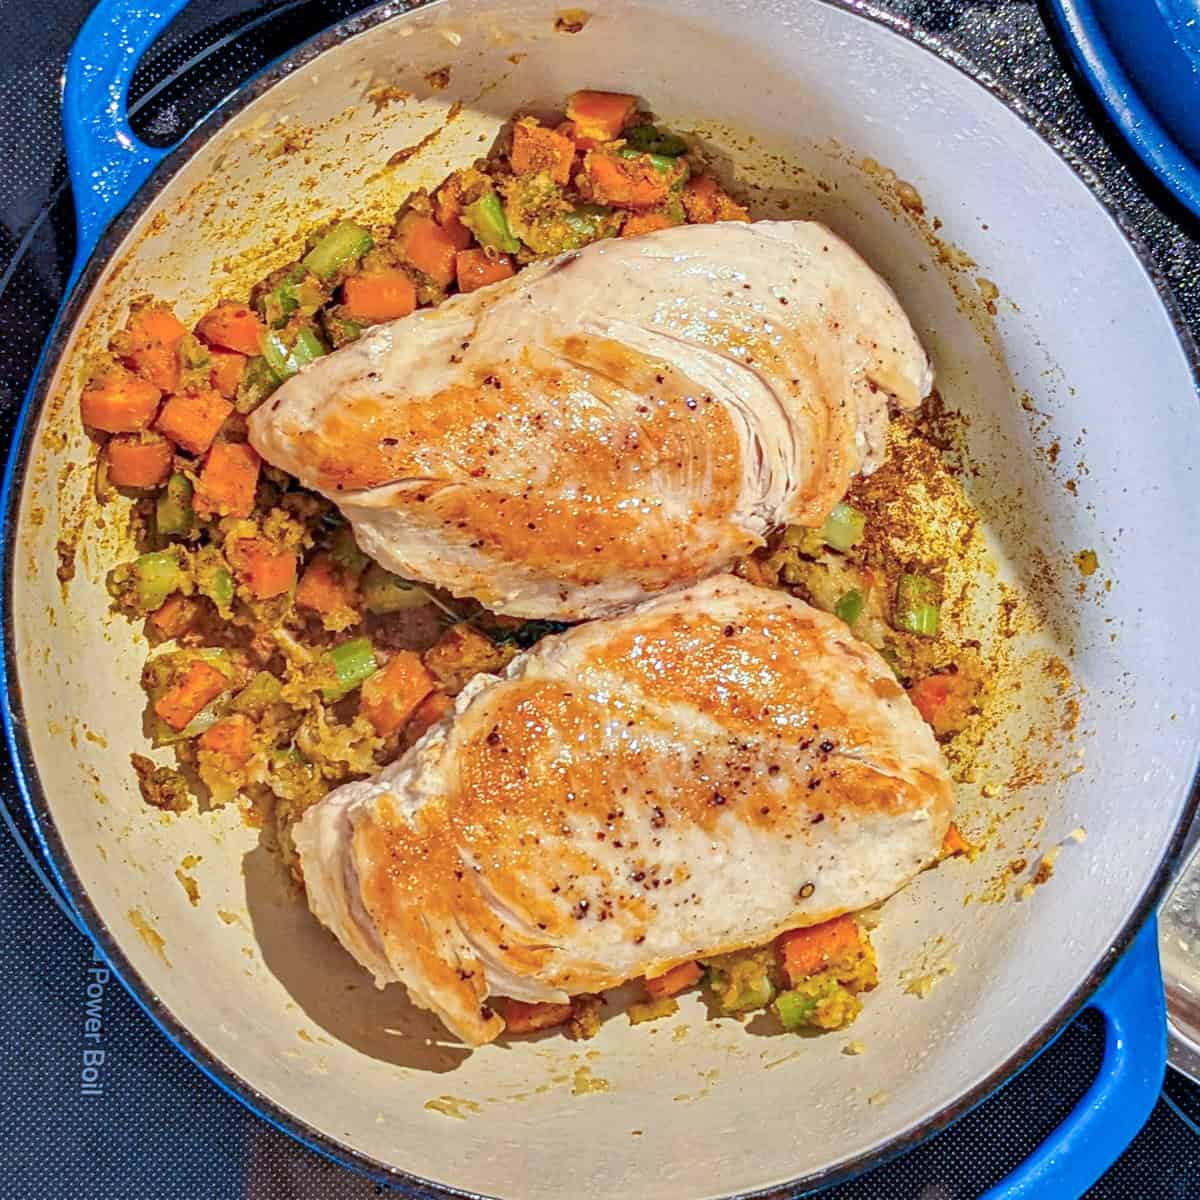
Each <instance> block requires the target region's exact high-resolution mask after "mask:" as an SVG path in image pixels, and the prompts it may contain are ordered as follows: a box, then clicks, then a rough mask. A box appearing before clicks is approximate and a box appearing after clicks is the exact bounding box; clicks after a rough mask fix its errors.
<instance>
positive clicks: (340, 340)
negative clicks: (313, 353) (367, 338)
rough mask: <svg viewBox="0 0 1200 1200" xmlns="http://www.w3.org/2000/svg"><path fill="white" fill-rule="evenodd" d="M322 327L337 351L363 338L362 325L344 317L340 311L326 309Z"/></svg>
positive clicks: (322, 317)
mask: <svg viewBox="0 0 1200 1200" xmlns="http://www.w3.org/2000/svg"><path fill="white" fill-rule="evenodd" d="M321 325H322V326H323V327H324V329H325V336H326V337H327V338H328V339H329V341H330V344H331V345H332V346H333V348H334V349H335V350H340V349H341V348H342V347H343V346H345V345H347V344H348V343H350V342H353V341H357V340H358V338H360V337H361V336H362V331H363V327H362V325H361V324H360V323H359V322H358V321H355V320H352V319H351V318H350V317H347V316H343V315H342V312H341V310H340V309H329V308H326V309H324V310H323V311H322V313H321Z"/></svg>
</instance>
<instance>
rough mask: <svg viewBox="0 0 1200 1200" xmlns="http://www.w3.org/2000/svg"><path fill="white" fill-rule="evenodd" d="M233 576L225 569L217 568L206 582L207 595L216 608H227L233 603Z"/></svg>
mask: <svg viewBox="0 0 1200 1200" xmlns="http://www.w3.org/2000/svg"><path fill="white" fill-rule="evenodd" d="M233 592H234V588H233V575H232V573H231V572H230V571H229V570H228V568H226V567H218V568H217V569H216V570H215V571H214V572H213V573H212V575H211V576H210V578H209V581H208V595H209V597H210V598H211V599H212V602H213V603H214V604H215V605H216V606H217V607H218V608H228V607H229V606H230V605H231V604H232V603H233Z"/></svg>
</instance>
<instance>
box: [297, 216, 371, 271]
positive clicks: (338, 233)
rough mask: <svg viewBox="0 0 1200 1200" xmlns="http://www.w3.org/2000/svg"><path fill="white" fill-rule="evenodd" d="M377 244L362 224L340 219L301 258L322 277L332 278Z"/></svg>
mask: <svg viewBox="0 0 1200 1200" xmlns="http://www.w3.org/2000/svg"><path fill="white" fill-rule="evenodd" d="M374 244H375V239H374V238H373V237H371V235H370V233H368V232H367V230H365V229H364V228H363V227H362V226H361V225H356V224H355V223H354V222H353V221H339V222H338V223H337V224H336V225H335V226H334V227H333V228H332V229H331V230H330V231H329V232H328V233H327V234H325V236H324V237H322V238H320V239H319V240H318V242H317V244H316V245H315V246H314V247H313V248H312V249H311V250H310V251H309V252H308V253H307V254H306V255H305V256H304V257H303V259H301V262H302V263H303V264H304V265H305V266H306V267H307V268H308V269H309V270H310V271H311V272H312V273H313V274H314V275H317V276H319V277H320V278H321V279H331V278H332V277H333V276H334V275H336V274H337V273H338V272H339V271H340V270H341V269H342V268H343V267H347V266H349V265H350V264H351V263H353V262H357V261H358V260H359V259H360V258H362V256H363V255H364V254H366V252H367V251H368V250H370V249H371V247H372V246H373V245H374Z"/></svg>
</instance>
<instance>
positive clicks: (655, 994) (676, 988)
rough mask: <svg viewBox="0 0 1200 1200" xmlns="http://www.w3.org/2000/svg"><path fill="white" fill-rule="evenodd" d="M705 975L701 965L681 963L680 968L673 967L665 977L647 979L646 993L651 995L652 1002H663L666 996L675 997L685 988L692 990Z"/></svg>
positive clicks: (657, 976) (658, 976)
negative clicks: (693, 985)
mask: <svg viewBox="0 0 1200 1200" xmlns="http://www.w3.org/2000/svg"><path fill="white" fill-rule="evenodd" d="M703 975H704V971H703V970H702V969H701V966H700V964H699V963H695V962H685V963H680V964H679V966H677V967H672V968H671V969H670V970H669V971H668V972H667V973H666V974H665V975H656V976H655V977H654V978H653V979H647V980H646V991H647V992H649V993H650V999H651V1000H661V999H663V997H664V996H674V995H675V993H676V992H682V991H683V990H684V988H690V987H691V986H692V984H694V983H699V982H700V980H701V978H702V977H703Z"/></svg>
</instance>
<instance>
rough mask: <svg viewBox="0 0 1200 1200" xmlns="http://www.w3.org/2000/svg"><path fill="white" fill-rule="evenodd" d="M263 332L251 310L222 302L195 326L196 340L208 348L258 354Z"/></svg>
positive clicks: (234, 303)
mask: <svg viewBox="0 0 1200 1200" xmlns="http://www.w3.org/2000/svg"><path fill="white" fill-rule="evenodd" d="M265 333H266V329H265V327H264V326H263V323H262V322H261V321H260V320H259V319H258V316H257V315H256V314H255V312H254V311H253V309H250V308H247V307H246V305H244V304H238V303H237V301H235V300H222V301H221V303H220V304H218V305H217V306H216V308H214V309H213V310H212V311H211V312H208V313H205V314H204V316H202V317H201V318H200V320H199V321H198V322H197V324H196V336H197V337H198V338H199V339H200V340H201V341H202V342H206V343H207V344H208V345H210V346H220V347H222V348H223V349H225V350H236V351H237V352H238V353H239V354H258V353H260V350H261V347H262V339H263V335H264V334H265Z"/></svg>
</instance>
